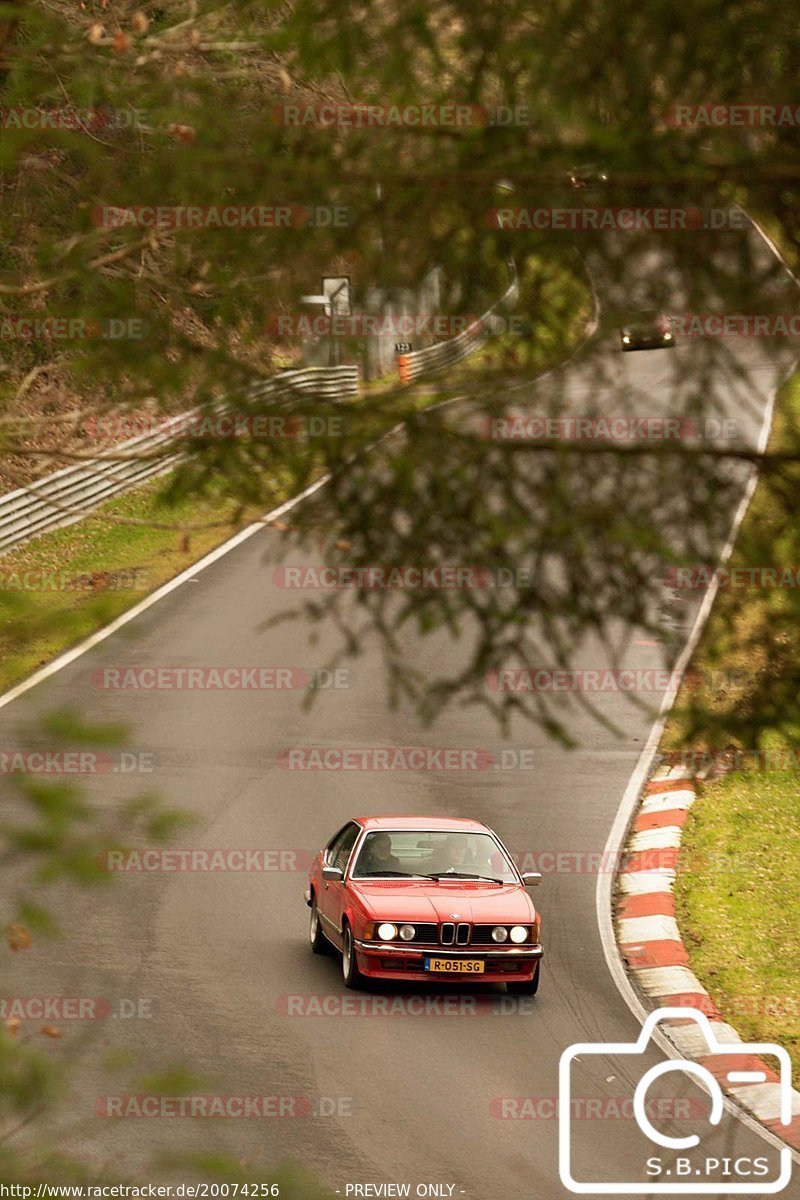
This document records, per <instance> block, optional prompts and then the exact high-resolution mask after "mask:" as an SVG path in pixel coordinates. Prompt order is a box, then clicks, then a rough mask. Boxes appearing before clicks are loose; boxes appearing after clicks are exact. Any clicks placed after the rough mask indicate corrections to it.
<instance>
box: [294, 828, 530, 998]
mask: <svg viewBox="0 0 800 1200" xmlns="http://www.w3.org/2000/svg"><path fill="white" fill-rule="evenodd" d="M540 879H541V876H540V875H539V874H537V873H530V874H525V875H520V873H519V871H518V870H517V868H516V866H515V865H514V862H513V860H512V858H511V856H510V854H509V853H508V851H507V850H506V848H505V846H504V845H503V843H502V842H501V841H500V839H499V838H498V836H497V834H496V833H494V832H493V831H492V830H491V829H489V828H488V827H487V826H486V825H482V824H481V822H480V821H469V820H462V819H459V818H450V817H448V818H442V817H355V818H354V819H353V820H352V821H348V822H347V824H346V825H345V826H344V827H343V828H342V829H340V830H339V832H338V833H337V834H335V835H334V837H333V838H331V840H330V841H329V842H328V845H327V846H326V847H325V849H324V850H321V851H320V852H319V854H317V856H316V857H315V859H314V861H313V863H312V864H311V872H310V875H309V881H308V889H307V891H306V903H307V904H308V906H309V908H310V909H311V922H310V927H309V935H310V939H311V948H312V949H313V951H314V953H315V954H324V953H325V952H326V951H327V950H328V949H329V948H330V947H331V946H333V947H335V949H337V950H339V951H340V952H341V955H342V971H343V974H344V982H345V986H346V987H349V988H357V987H359V986H360V985H361V984H362V983H363V981H364V979H365V978H367V979H401V980H408V981H414V982H422V981H428V982H431V981H434V980H435V981H437V982H452V983H455V982H459V983H462V984H463V982H464V981H465V979H467V978H470V979H476V980H479V981H481V982H486V983H505V985H506V988H507V990H508V991H509V992H512V993H516V994H520V995H522V994H524V995H528V996H532V995H534V994H535V992H536V990H537V988H538V986H539V972H540V960H541V957H542V953H543V951H542V947H541V944H540V941H539V932H540V929H541V917H540V916H539V914H538V913H537V911H536V909H535V908H534V905H533V901H532V900H531V898H530V896H529V895H528V893H527V891H526V888H528V887H531V886H533V885H534V884H537V883H538V882H539V881H540Z"/></svg>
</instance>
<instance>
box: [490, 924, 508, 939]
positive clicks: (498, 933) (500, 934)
mask: <svg viewBox="0 0 800 1200" xmlns="http://www.w3.org/2000/svg"><path fill="white" fill-rule="evenodd" d="M507 938H508V930H507V929H506V927H505V925H495V927H494V929H493V930H492V941H493V942H505V941H506V940H507Z"/></svg>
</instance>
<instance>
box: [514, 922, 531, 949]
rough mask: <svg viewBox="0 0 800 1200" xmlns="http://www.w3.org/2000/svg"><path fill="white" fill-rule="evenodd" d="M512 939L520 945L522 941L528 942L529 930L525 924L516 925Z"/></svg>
mask: <svg viewBox="0 0 800 1200" xmlns="http://www.w3.org/2000/svg"><path fill="white" fill-rule="evenodd" d="M511 940H512V942H516V943H517V945H519V943H520V942H527V940H528V931H527V929H526V928H525V926H524V925H515V926H514V927H513V928H512V930H511Z"/></svg>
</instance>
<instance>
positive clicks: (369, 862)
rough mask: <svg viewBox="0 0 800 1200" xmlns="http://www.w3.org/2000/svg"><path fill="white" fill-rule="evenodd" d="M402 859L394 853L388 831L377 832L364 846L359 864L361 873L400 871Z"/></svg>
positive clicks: (372, 873)
mask: <svg viewBox="0 0 800 1200" xmlns="http://www.w3.org/2000/svg"><path fill="white" fill-rule="evenodd" d="M399 870H400V859H399V858H397V857H396V856H395V855H394V854H392V839H391V838H390V836H389V834H388V833H375V834H373V835H372V837H371V838H370V839H369V841H368V842H367V844H366V845H365V847H364V853H363V854H362V856H361V860H360V862H359V864H358V873H359V875H379V874H380V873H381V871H399Z"/></svg>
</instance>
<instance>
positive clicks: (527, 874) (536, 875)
mask: <svg viewBox="0 0 800 1200" xmlns="http://www.w3.org/2000/svg"><path fill="white" fill-rule="evenodd" d="M522 882H523V884H524V885H525V887H538V886H539V884H540V883H541V882H542V873H541V871H523V874H522Z"/></svg>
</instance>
